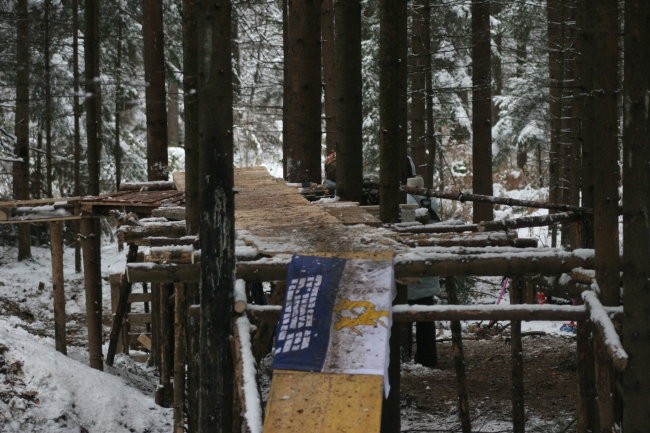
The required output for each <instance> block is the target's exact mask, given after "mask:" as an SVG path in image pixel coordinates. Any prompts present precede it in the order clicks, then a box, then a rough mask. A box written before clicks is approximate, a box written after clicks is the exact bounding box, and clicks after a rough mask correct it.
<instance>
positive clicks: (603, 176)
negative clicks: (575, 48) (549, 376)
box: [592, 0, 620, 305]
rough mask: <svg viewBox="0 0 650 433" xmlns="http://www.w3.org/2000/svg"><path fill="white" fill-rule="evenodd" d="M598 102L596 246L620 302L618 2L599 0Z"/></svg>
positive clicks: (606, 282) (613, 299)
mask: <svg viewBox="0 0 650 433" xmlns="http://www.w3.org/2000/svg"><path fill="white" fill-rule="evenodd" d="M593 3H594V6H595V11H594V12H595V16H594V19H595V25H596V27H595V28H596V29H598V31H597V32H596V33H595V38H594V47H593V48H594V53H597V59H594V60H595V61H596V62H598V65H599V66H598V73H596V74H594V80H593V88H592V98H593V99H592V103H593V107H594V115H595V120H596V123H595V125H594V137H595V140H594V146H593V149H594V230H595V231H594V249H595V250H596V262H595V265H596V281H597V282H598V286H599V287H600V290H601V300H602V303H603V304H604V305H618V304H619V292H620V287H619V281H620V276H619V266H620V265H619V253H618V249H619V236H618V199H619V197H618V184H619V167H618V109H617V91H618V84H619V82H618V67H617V64H618V63H617V62H618V2H617V1H616V0H596V1H594V2H593Z"/></svg>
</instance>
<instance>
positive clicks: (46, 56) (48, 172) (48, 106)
mask: <svg viewBox="0 0 650 433" xmlns="http://www.w3.org/2000/svg"><path fill="white" fill-rule="evenodd" d="M50 6H51V0H45V3H44V5H43V14H44V17H43V72H44V74H43V80H44V87H45V183H46V185H45V191H46V193H47V196H48V197H52V180H53V179H52V78H51V74H50V69H51V68H50Z"/></svg>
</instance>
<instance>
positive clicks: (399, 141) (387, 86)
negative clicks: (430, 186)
mask: <svg viewBox="0 0 650 433" xmlns="http://www.w3.org/2000/svg"><path fill="white" fill-rule="evenodd" d="M406 30H407V13H406V2H401V1H392V0H380V1H379V134H380V139H379V197H380V207H379V215H380V218H381V220H382V221H383V222H385V223H393V222H396V221H398V219H399V204H400V203H402V202H403V201H404V199H403V193H402V192H400V190H399V185H400V182H402V181H406V179H405V177H406V128H407V116H406V88H407V76H406V73H407V70H406V63H407V55H408V52H407V50H408V48H407V46H408V44H407V31H406Z"/></svg>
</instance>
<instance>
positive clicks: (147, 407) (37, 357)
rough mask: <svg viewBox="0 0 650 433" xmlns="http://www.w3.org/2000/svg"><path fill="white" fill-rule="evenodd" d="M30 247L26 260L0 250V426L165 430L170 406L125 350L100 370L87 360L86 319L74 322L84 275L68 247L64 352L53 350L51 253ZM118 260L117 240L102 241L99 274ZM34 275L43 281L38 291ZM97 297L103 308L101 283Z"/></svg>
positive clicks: (109, 432)
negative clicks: (113, 365) (155, 393)
mask: <svg viewBox="0 0 650 433" xmlns="http://www.w3.org/2000/svg"><path fill="white" fill-rule="evenodd" d="M32 252H33V258H32V259H30V260H26V261H23V262H20V263H18V262H16V259H15V258H16V250H15V248H11V247H9V248H7V247H5V248H1V249H0V265H1V269H2V270H1V271H0V275H1V277H0V281H2V282H1V283H0V431H2V432H3V433H14V432H16V433H25V432H35V433H38V432H43V433H64V432H66V433H67V432H75V433H78V432H89V433H103V432H106V433H121V432H125V433H126V432H149V433H155V432H170V431H171V421H172V413H171V409H164V408H161V407H160V406H157V405H156V404H155V403H154V400H153V392H152V390H153V388H154V387H155V383H156V379H155V377H154V376H153V374H152V372H151V371H148V370H147V369H146V367H143V366H141V365H136V364H135V363H132V362H130V361H129V360H128V359H125V358H124V357H121V358H120V357H118V359H117V361H116V368H113V369H107V371H106V372H100V371H97V370H93V369H91V368H90V367H89V366H88V356H87V351H86V348H85V347H82V346H81V345H82V344H83V342H84V341H85V323H82V322H81V323H80V322H79V319H81V320H83V318H82V314H81V313H82V312H85V297H84V292H83V283H82V275H81V274H76V273H75V272H74V251H73V250H72V249H67V248H66V250H65V257H64V275H65V291H66V313H67V314H68V317H69V319H70V322H69V323H68V333H69V338H68V356H64V355H62V354H60V353H58V352H56V351H55V350H54V339H53V335H54V330H53V326H52V323H53V313H52V291H51V287H52V285H51V282H50V275H51V269H50V253H49V249H48V248H42V247H33V251H32ZM123 262H124V253H118V252H117V247H116V245H115V244H105V245H104V247H103V251H102V274H103V276H104V277H107V276H108V273H109V271H111V272H112V271H114V270H116V269H119V267H120V266H124V263H123ZM39 282H43V283H45V288H44V290H39V288H38V287H39ZM103 302H104V311H105V312H108V309H109V308H110V292H109V290H108V286H107V284H106V283H105V286H104V300H103ZM71 341H72V343H73V344H72V345H71V344H70V343H71ZM75 344H78V345H75ZM104 353H106V346H105V347H104Z"/></svg>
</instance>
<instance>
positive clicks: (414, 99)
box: [409, 0, 430, 177]
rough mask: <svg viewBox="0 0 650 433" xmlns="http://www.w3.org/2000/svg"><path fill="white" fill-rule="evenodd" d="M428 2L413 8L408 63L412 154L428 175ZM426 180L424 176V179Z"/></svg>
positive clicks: (419, 166)
mask: <svg viewBox="0 0 650 433" xmlns="http://www.w3.org/2000/svg"><path fill="white" fill-rule="evenodd" d="M427 5H428V2H427V1H423V0H419V1H418V2H416V4H414V5H413V7H411V9H410V11H411V22H412V31H411V38H410V39H411V57H410V61H409V67H410V68H411V70H410V71H409V78H410V82H411V92H410V93H411V112H410V120H411V146H410V152H409V153H410V155H411V157H412V158H413V162H414V163H415V167H416V172H417V173H418V174H425V171H426V167H427V148H426V145H427V140H426V129H427V128H426V77H427V71H426V69H425V62H426V57H427V56H429V55H430V51H428V50H427V49H426V47H425V45H426V40H425V38H426V37H427V35H426V27H427V25H428V21H427V20H426V18H425V14H428V12H429V9H428V8H427ZM423 177H424V176H423Z"/></svg>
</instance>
